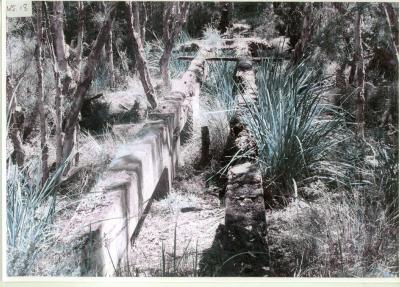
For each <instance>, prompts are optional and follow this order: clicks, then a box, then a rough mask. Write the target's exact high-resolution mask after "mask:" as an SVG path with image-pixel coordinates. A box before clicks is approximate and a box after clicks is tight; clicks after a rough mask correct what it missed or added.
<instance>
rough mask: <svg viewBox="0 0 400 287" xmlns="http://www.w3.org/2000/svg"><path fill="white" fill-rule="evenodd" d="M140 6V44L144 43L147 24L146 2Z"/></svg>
mask: <svg viewBox="0 0 400 287" xmlns="http://www.w3.org/2000/svg"><path fill="white" fill-rule="evenodd" d="M141 4H142V5H141V6H142V13H141V15H142V16H141V17H140V37H141V38H142V43H143V44H144V43H145V42H146V24H147V20H148V18H147V8H146V2H141Z"/></svg>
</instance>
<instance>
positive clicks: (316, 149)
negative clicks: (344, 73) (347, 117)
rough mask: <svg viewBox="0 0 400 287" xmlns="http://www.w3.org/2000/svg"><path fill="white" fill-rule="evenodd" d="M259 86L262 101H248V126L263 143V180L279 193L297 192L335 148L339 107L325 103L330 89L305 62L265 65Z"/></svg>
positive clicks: (276, 62)
mask: <svg viewBox="0 0 400 287" xmlns="http://www.w3.org/2000/svg"><path fill="white" fill-rule="evenodd" d="M256 81H257V86H258V89H259V91H258V92H259V100H258V103H253V102H251V101H249V100H248V99H246V98H245V101H246V104H247V110H246V111H245V116H244V122H245V124H246V125H247V127H248V130H249V131H250V134H251V135H252V136H253V137H254V139H255V142H256V144H257V148H258V154H259V157H258V161H259V163H260V166H261V168H262V172H263V175H264V177H265V178H266V182H267V184H271V185H275V186H277V187H278V190H279V188H284V189H286V191H287V190H290V189H292V188H293V189H296V181H299V180H301V179H303V178H306V177H308V176H311V175H312V172H313V171H315V168H314V167H315V165H316V164H317V163H318V162H320V161H322V160H323V159H324V158H325V156H326V155H327V153H328V151H329V150H330V148H331V147H332V146H333V145H334V143H333V142H332V140H328V136H329V135H330V133H331V132H332V131H333V130H334V129H335V128H336V127H337V126H338V123H339V121H338V117H337V113H336V112H335V110H334V108H333V107H331V106H329V105H328V104H326V103H323V97H322V95H323V93H324V92H326V90H327V88H328V87H327V84H326V82H325V80H323V79H321V78H320V76H319V73H318V71H316V70H315V69H313V68H310V67H308V66H307V65H306V63H305V62H302V63H300V64H298V65H297V66H287V65H286V64H285V63H284V62H281V61H265V62H263V63H262V64H261V66H260V68H259V71H258V73H257V79H256ZM282 190H283V189H282Z"/></svg>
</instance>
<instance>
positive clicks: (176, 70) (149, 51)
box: [145, 31, 195, 79]
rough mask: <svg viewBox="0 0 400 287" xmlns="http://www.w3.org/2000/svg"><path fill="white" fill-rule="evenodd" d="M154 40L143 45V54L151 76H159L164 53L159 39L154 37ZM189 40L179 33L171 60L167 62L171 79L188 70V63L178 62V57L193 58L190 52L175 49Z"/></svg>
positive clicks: (184, 34) (188, 37) (184, 33)
mask: <svg viewBox="0 0 400 287" xmlns="http://www.w3.org/2000/svg"><path fill="white" fill-rule="evenodd" d="M154 37H155V40H153V41H151V42H150V41H149V42H146V43H145V53H146V57H147V62H148V64H149V68H150V71H151V73H152V74H153V75H159V73H160V59H161V56H162V54H163V52H164V44H163V42H162V40H161V39H158V38H157V37H156V36H155V35H154ZM190 40H191V38H190V36H189V34H188V33H187V32H185V31H183V32H182V33H181V35H180V36H179V38H178V40H177V41H176V43H175V47H174V49H173V50H172V55H171V59H170V62H169V71H170V76H171V79H176V78H179V77H181V76H182V75H183V73H184V72H185V71H186V70H187V69H188V67H189V64H190V61H183V60H179V59H178V57H180V56H195V55H193V53H190V52H181V51H178V50H177V49H178V48H179V46H180V45H182V44H183V43H185V42H189V41H190Z"/></svg>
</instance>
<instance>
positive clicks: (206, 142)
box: [199, 126, 210, 167]
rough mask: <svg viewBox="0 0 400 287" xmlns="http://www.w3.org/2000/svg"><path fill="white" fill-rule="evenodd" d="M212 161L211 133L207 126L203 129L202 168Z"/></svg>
mask: <svg viewBox="0 0 400 287" xmlns="http://www.w3.org/2000/svg"><path fill="white" fill-rule="evenodd" d="M209 161H210V131H209V130H208V127H207V126H204V127H201V156H200V163H199V165H200V167H205V166H206V165H207V164H208V162H209Z"/></svg>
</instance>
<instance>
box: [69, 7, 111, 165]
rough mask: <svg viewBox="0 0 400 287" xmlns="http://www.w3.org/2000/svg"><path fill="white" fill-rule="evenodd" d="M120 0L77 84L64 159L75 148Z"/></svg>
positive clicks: (107, 18)
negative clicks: (85, 102) (80, 120)
mask: <svg viewBox="0 0 400 287" xmlns="http://www.w3.org/2000/svg"><path fill="white" fill-rule="evenodd" d="M117 5H118V2H112V4H111V5H110V8H109V10H108V12H107V15H106V17H105V19H104V22H103V24H102V27H101V28H100V31H99V32H98V34H97V38H96V40H95V42H94V44H93V47H92V50H91V52H90V54H89V56H88V59H87V62H86V65H85V67H84V69H83V71H82V74H81V76H80V80H79V82H78V84H77V88H76V90H75V93H74V96H73V102H72V106H71V109H70V111H69V113H68V115H67V116H66V117H65V126H64V142H63V160H65V159H67V158H68V156H69V155H70V154H71V152H72V149H73V148H74V133H75V127H76V124H77V122H78V117H79V113H80V111H81V108H82V104H83V98H84V96H85V95H86V92H87V91H88V89H89V87H90V84H91V83H92V80H93V76H94V71H95V69H96V67H97V64H98V62H99V57H100V54H101V50H102V49H103V47H104V45H105V42H106V41H107V38H108V34H109V32H110V30H111V26H112V22H113V19H114V12H115V8H116V6H117Z"/></svg>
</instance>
